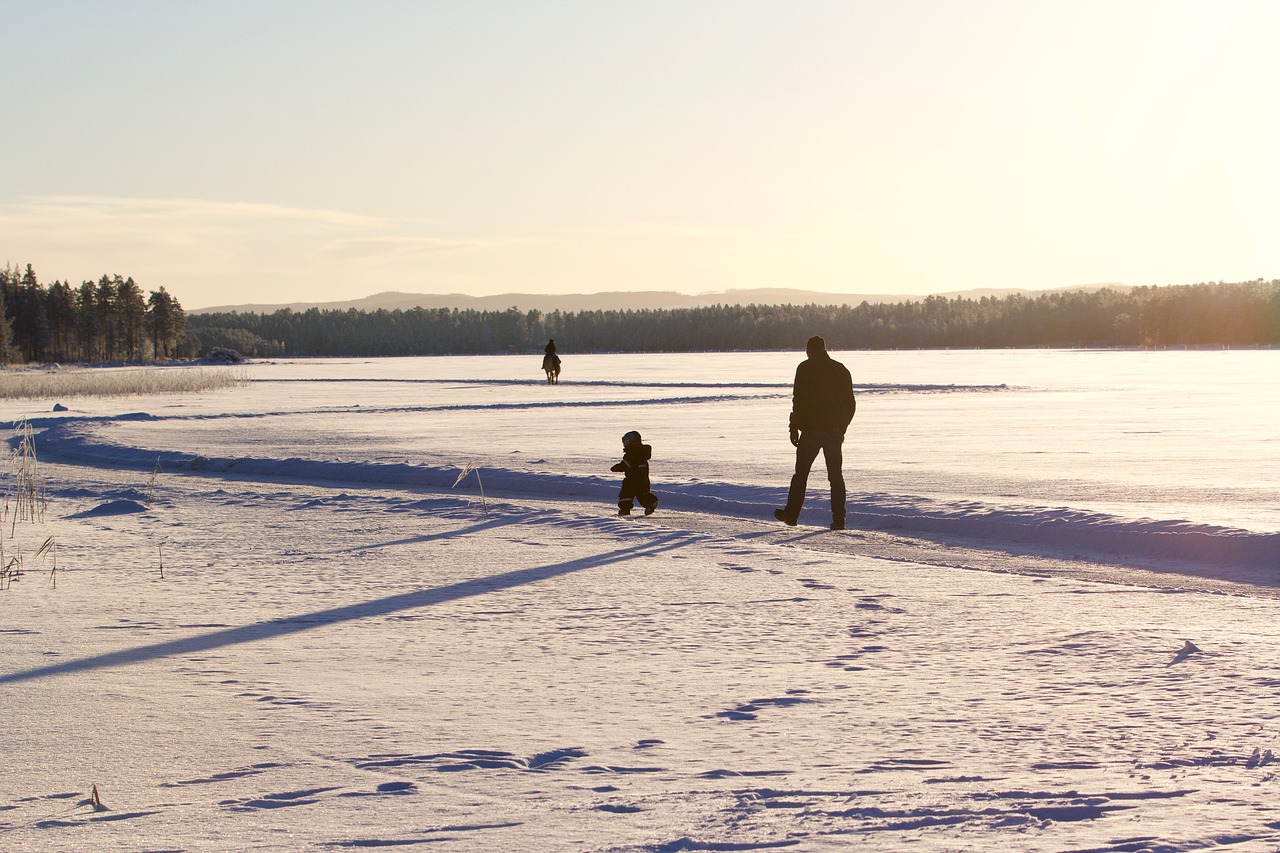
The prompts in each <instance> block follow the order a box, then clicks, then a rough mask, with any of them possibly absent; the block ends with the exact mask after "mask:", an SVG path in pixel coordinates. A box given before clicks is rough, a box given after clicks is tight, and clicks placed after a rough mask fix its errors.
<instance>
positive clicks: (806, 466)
mask: <svg viewBox="0 0 1280 853" xmlns="http://www.w3.org/2000/svg"><path fill="white" fill-rule="evenodd" d="M843 445H844V433H841V432H826V431H821V430H812V429H809V430H804V431H802V432H801V433H800V446H799V447H797V448H796V473H795V474H794V475H793V476H792V477H791V489H790V491H788V492H787V505H786V507H785V508H784V509H783V510H782V511H783V512H784V513H786V515H787V517H789V518H797V517H799V515H800V508H801V507H802V506H804V490H805V486H806V485H808V483H809V471H810V470H812V468H813V462H814V460H815V459H817V458H818V451H819V450H821V451H822V456H823V458H824V459H825V460H826V462H827V479H828V480H830V481H831V520H832V521H839V522H841V523H843V522H844V472H843V471H842V470H841V469H842V467H843V465H844V451H843Z"/></svg>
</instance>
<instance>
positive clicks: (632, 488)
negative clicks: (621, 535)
mask: <svg viewBox="0 0 1280 853" xmlns="http://www.w3.org/2000/svg"><path fill="white" fill-rule="evenodd" d="M652 455H653V448H652V447H650V446H649V445H647V444H642V443H641V441H640V433H638V432H636V431H635V430H631V432H629V433H627V434H626V435H624V436H623V437H622V461H621V462H619V463H618V464H617V465H614V466H613V467H612V468H610V469H609V470H610V471H615V472H617V473H620V474H622V475H623V476H622V489H621V490H620V491H619V492H618V515H631V507H632V506H634V504H633V503H632V502H631V499H632V498H635V499H636V500H638V501H640V505H641V506H642V507H644V514H645V515H652V514H653V511H654V510H655V509H657V508H658V499H657V497H655V496H654V494H653V492H651V491H649V457H650V456H652Z"/></svg>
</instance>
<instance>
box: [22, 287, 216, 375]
mask: <svg viewBox="0 0 1280 853" xmlns="http://www.w3.org/2000/svg"><path fill="white" fill-rule="evenodd" d="M190 354H193V353H192V352H191V348H190V346H189V341H188V339H187V334H186V314H185V313H184V312H183V310H182V306H181V305H180V304H178V300H176V299H174V298H173V297H172V296H171V295H170V294H169V293H168V292H167V291H165V289H164V288H163V287H161V288H160V289H159V290H154V291H152V292H151V295H150V296H147V297H144V296H143V295H142V289H141V288H140V287H138V284H137V282H135V281H134V280H133V279H132V278H121V277H120V276H118V275H115V276H107V275H104V276H102V278H100V279H98V281H97V282H93V281H85V282H82V283H81V284H80V285H79V286H78V287H72V286H71V285H70V284H68V283H67V282H63V281H55V282H53V283H52V284H50V285H48V286H47V287H46V286H45V285H43V284H41V283H40V281H39V279H38V278H37V277H36V273H35V270H33V269H32V268H31V265H30V264H27V267H26V269H25V270H21V271H19V270H18V269H17V268H15V267H10V266H9V265H8V264H6V265H5V267H4V269H0V362H3V363H11V362H29V361H35V362H58V361H66V362H134V363H136V362H150V361H157V360H164V359H170V358H175V357H179V356H182V355H190Z"/></svg>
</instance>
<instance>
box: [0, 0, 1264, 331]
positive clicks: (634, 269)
mask: <svg viewBox="0 0 1280 853" xmlns="http://www.w3.org/2000/svg"><path fill="white" fill-rule="evenodd" d="M0 32H2V33H3V34H4V40H3V44H4V46H3V48H2V49H0V116H3V118H4V131H3V133H0V264H2V263H4V262H6V261H7V262H9V263H12V264H15V265H18V264H21V265H24V266H25V264H27V263H31V264H33V265H34V267H35V269H36V272H37V274H38V275H39V277H40V279H41V281H43V282H45V283H48V282H50V281H52V280H54V279H63V280H67V281H70V282H72V283H73V284H79V282H81V281H83V280H85V279H96V278H98V277H100V276H101V275H102V274H104V273H106V274H116V273H118V274H121V275H127V276H133V278H134V279H135V280H136V281H137V282H138V284H139V285H140V286H141V287H142V288H143V290H144V291H146V290H154V289H157V288H158V287H160V286H161V285H163V286H164V287H166V289H168V290H169V291H170V292H171V293H172V294H173V295H174V296H176V297H177V298H178V300H179V301H180V302H181V303H182V304H183V306H184V307H186V308H188V309H194V308H200V307H205V306H209V305H220V304H232V303H245V302H254V303H282V302H291V301H306V300H316V301H330V300H341V299H353V298H358V297H361V296H366V295H369V294H372V293H376V292H379V291H386V290H400V291H411V292H420V293H466V294H470V295H475V296H481V295H489V294H496V293H508V292H532V293H578V292H581V293H595V292H601V291H622V290H677V291H681V292H686V293H701V292H708V291H718V290H725V289H729V288H755V287H794V288H801V289H811V290H821V291H830V292H846V293H911V294H922V295H923V294H929V293H942V292H948V291H955V290H964V289H969V288H975V287H999V288H1004V287H1020V288H1030V289H1047V288H1056V287H1066V286H1072V285H1079V284H1092V283H1102V282H1120V283H1125V284H1133V285H1141V284H1189V283H1195V282H1200V281H1217V280H1225V281H1240V280H1247V279H1254V278H1259V277H1261V278H1268V279H1270V278H1276V277H1280V161H1278V160H1277V153H1278V152H1280V111H1278V110H1277V109H1276V99H1277V92H1280V62H1277V61H1276V50H1277V45H1278V44H1280V3H1276V2H1272V0H1253V1H1251V0H1236V1H1235V2H1232V0H1207V2H1198V0H1105V2H1092V0H1054V2H1049V1H1048V0H1043V1H1041V0H1007V2H1006V1H1005V0H843V2H835V0H832V2H817V1H816V0H773V2H760V0H678V2H670V0H644V2H635V0H633V2H627V3H623V2H612V0H573V2H568V1H567V0H563V1H562V0H551V1H550V2H546V1H544V0H511V2H497V0H457V1H456V2H454V0H449V2H443V0H441V2H430V1H429V0H218V2H213V1H212V0H208V1H207V2H195V1H194V0H193V1H192V2H170V0H151V2H141V0H112V2H109V3H106V2H100V0H39V2H36V0H0Z"/></svg>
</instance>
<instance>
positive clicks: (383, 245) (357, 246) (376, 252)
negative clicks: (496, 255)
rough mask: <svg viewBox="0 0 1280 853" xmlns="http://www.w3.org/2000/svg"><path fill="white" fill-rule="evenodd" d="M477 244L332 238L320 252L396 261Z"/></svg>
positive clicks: (428, 239) (343, 257) (345, 257)
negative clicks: (333, 239)
mask: <svg viewBox="0 0 1280 853" xmlns="http://www.w3.org/2000/svg"><path fill="white" fill-rule="evenodd" d="M476 245H478V244H477V243H475V242H467V241H461V240H442V239H439V238H435V237H355V238H351V239H346V240H337V241H334V242H333V243H330V244H329V245H328V246H325V247H324V248H323V249H322V250H321V251H322V253H323V254H325V255H328V256H330V257H333V258H335V259H340V260H380V259H391V260H395V259H400V258H408V257H413V256H417V255H432V254H439V253H442V252H458V251H463V250H465V249H470V248H474V247H475V246H476Z"/></svg>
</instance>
